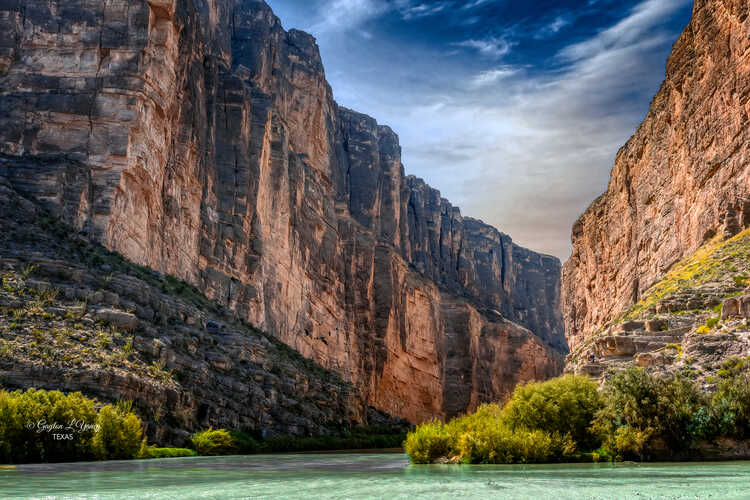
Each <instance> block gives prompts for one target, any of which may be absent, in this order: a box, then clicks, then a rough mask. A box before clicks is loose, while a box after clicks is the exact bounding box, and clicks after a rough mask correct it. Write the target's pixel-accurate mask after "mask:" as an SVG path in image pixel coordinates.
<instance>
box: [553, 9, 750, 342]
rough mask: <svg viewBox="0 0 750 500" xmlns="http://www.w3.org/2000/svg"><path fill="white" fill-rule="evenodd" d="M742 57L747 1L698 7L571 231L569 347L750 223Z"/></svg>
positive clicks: (747, 101)
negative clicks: (598, 191)
mask: <svg viewBox="0 0 750 500" xmlns="http://www.w3.org/2000/svg"><path fill="white" fill-rule="evenodd" d="M749 53H750V4H748V2H746V1H743V0H696V1H695V5H694V8H693V17H692V20H691V21H690V24H689V25H688V26H687V28H686V29H685V30H684V32H683V33H682V35H681V36H680V38H679V40H677V42H676V43H675V45H674V48H673V51H672V54H671V55H670V57H669V60H668V62H667V72H666V80H665V81H664V83H663V85H662V86H661V89H660V90H659V92H658V94H657V95H656V97H655V98H654V100H653V101H652V103H651V108H650V110H649V113H648V116H647V117H646V119H645V120H644V122H643V123H642V124H641V125H640V126H639V127H638V130H637V131H636V133H635V135H634V136H633V137H632V138H631V139H630V140H629V141H628V143H627V144H626V145H625V146H624V147H623V148H622V149H621V150H620V151H619V153H618V154H617V159H616V162H615V166H614V168H613V170H612V174H611V178H610V182H609V186H608V188H607V191H606V193H604V194H603V195H602V196H601V197H599V198H598V199H597V200H596V201H594V203H593V204H592V205H591V206H590V207H589V208H588V209H587V210H586V212H585V213H584V214H583V215H582V216H581V217H580V218H579V219H578V221H577V222H576V223H575V225H574V226H573V232H572V240H573V254H572V255H571V257H570V259H569V260H568V262H567V263H566V264H565V266H564V269H563V316H564V321H565V328H566V332H567V338H568V342H569V344H570V346H571V349H575V348H576V347H577V346H579V345H580V344H581V343H582V342H583V341H584V340H585V339H587V338H590V337H592V336H593V335H595V334H596V333H597V332H600V331H601V330H602V329H603V328H604V327H605V326H606V325H607V324H608V323H609V322H611V321H612V320H613V319H615V318H616V317H617V316H618V315H620V314H621V313H623V312H624V311H626V310H627V309H628V308H629V307H630V306H632V305H633V304H635V303H637V302H638V301H639V300H641V299H642V298H643V297H644V294H645V292H646V291H647V290H648V289H649V288H650V287H651V286H652V285H654V284H655V283H656V282H658V281H659V280H660V279H661V278H662V277H663V276H664V275H665V274H666V273H667V271H669V270H670V268H672V266H673V265H674V264H675V263H676V262H678V261H679V260H680V259H681V258H683V257H685V256H689V255H691V254H692V253H693V252H694V251H695V250H696V249H698V248H699V247H700V246H701V245H702V244H703V243H705V242H707V241H708V240H710V239H712V238H713V237H714V236H722V237H725V236H731V235H734V234H737V233H739V232H740V231H741V230H742V229H744V228H746V227H748V226H749V225H750V61H749V60H748V54H749Z"/></svg>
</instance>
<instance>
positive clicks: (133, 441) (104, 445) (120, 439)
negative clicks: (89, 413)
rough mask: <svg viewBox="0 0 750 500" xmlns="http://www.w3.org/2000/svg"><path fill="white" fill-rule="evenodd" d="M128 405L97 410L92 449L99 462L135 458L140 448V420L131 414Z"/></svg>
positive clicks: (123, 404) (120, 404) (122, 404)
mask: <svg viewBox="0 0 750 500" xmlns="http://www.w3.org/2000/svg"><path fill="white" fill-rule="evenodd" d="M131 407H132V405H131V404H130V403H119V404H117V405H115V406H112V405H107V406H104V407H103V408H102V409H101V410H99V415H98V417H97V419H96V423H97V425H98V426H99V430H98V431H97V432H96V434H95V435H94V439H93V441H92V447H93V450H94V454H95V455H96V457H97V458H98V459H100V460H127V459H131V458H135V457H136V456H138V453H139V451H140V448H141V441H142V439H143V428H142V427H141V420H140V419H139V418H138V417H137V416H135V415H134V414H133V413H132V412H131Z"/></svg>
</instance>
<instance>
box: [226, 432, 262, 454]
mask: <svg viewBox="0 0 750 500" xmlns="http://www.w3.org/2000/svg"><path fill="white" fill-rule="evenodd" d="M229 434H230V435H231V436H232V441H233V442H234V445H235V448H236V449H237V451H238V452H239V453H243V454H247V453H257V452H258V451H259V450H260V443H258V441H256V440H255V438H253V437H252V436H251V435H250V434H248V433H246V432H242V431H232V432H230V433H229Z"/></svg>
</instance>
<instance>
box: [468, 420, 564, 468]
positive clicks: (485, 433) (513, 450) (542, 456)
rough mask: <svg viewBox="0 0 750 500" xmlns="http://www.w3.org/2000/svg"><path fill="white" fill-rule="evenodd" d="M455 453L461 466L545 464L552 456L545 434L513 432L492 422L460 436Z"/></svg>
mask: <svg viewBox="0 0 750 500" xmlns="http://www.w3.org/2000/svg"><path fill="white" fill-rule="evenodd" d="M458 451H459V454H460V455H461V461H462V462H464V463H472V464H513V463H534V462H544V461H546V460H548V459H549V458H550V455H551V454H552V438H551V437H550V436H549V434H547V433H546V432H543V431H540V430H535V431H529V430H526V429H520V428H519V429H513V428H511V427H509V426H508V425H505V424H504V423H503V422H501V421H500V420H497V419H495V420H490V421H488V422H487V423H486V425H483V426H482V427H481V428H476V429H473V430H471V431H469V432H466V433H464V434H462V435H461V437H460V439H459V441H458Z"/></svg>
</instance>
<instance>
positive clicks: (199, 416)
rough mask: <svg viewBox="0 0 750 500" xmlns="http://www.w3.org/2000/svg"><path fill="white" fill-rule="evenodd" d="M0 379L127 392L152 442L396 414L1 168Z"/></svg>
mask: <svg viewBox="0 0 750 500" xmlns="http://www.w3.org/2000/svg"><path fill="white" fill-rule="evenodd" d="M0 272H2V289H1V290H0V385H1V386H2V387H4V388H11V389H12V388H27V387H37V388H46V389H58V390H63V391H81V392H83V393H84V394H86V395H89V396H92V397H96V398H97V399H99V400H100V401H104V402H116V401H118V400H123V401H132V402H133V404H134V408H135V409H136V411H137V412H138V414H139V415H140V416H141V418H142V419H143V421H144V423H145V424H146V429H147V433H148V435H149V438H150V440H151V441H152V442H158V443H161V444H167V443H176V444H184V441H185V439H186V437H187V436H188V434H189V433H190V432H194V431H197V430H201V429H204V428H207V427H209V426H216V427H226V428H230V429H247V430H256V431H258V432H260V431H263V432H265V433H267V434H268V435H273V434H292V435H309V434H325V433H333V432H337V431H340V430H342V429H348V428H351V427H352V426H355V425H364V424H368V423H369V424H383V423H385V424H394V425H400V423H399V422H398V421H397V420H392V419H390V418H389V417H388V416H387V415H385V414H381V413H378V412H377V411H375V410H374V409H372V408H368V406H367V404H366V403H365V401H364V400H363V398H362V396H361V395H360V394H359V393H358V391H357V390H356V388H354V387H353V386H352V385H351V384H350V383H347V382H345V381H344V380H342V379H341V377H339V376H337V375H336V374H335V373H333V372H330V371H328V370H325V369H323V368H322V367H320V366H319V365H317V364H315V363H314V362H312V361H309V360H307V359H305V358H303V357H302V356H301V355H300V354H299V353H298V352H296V351H294V350H292V349H290V348H289V347H287V346H286V345H284V344H282V343H281V342H279V341H278V340H276V339H275V338H274V337H273V336H270V335H268V334H265V333H263V332H260V331H258V330H256V329H254V328H252V327H251V326H249V325H248V324H247V323H244V322H241V321H239V320H237V319H236V318H234V317H233V315H231V314H229V313H228V312H227V311H225V310H223V309H222V308H221V307H220V306H217V305H216V304H215V303H213V302H211V301H210V300H208V299H207V298H206V297H205V296H203V295H202V294H201V293H200V292H199V291H198V290H196V289H195V288H194V287H192V286H190V285H187V284H186V283H184V282H182V281H179V280H176V279H174V278H171V277H169V276H164V275H161V274H159V273H156V272H154V271H151V270H149V269H147V268H144V267H141V266H137V265H134V264H132V263H130V262H128V261H127V260H125V259H124V258H122V257H120V256H119V255H117V254H114V253H112V252H109V251H108V250H106V249H105V248H103V247H101V246H100V245H98V244H95V243H91V242H89V241H88V240H87V239H85V238H83V237H81V236H80V235H78V234H76V232H75V231H71V229H70V228H69V227H67V226H65V225H64V224H62V223H61V222H59V221H58V220H57V218H55V217H54V216H52V215H51V214H49V212H47V211H46V210H44V209H43V208H41V207H40V206H38V205H37V204H36V203H34V202H33V201H30V200H28V199H26V198H24V197H22V196H20V195H18V194H17V193H16V192H15V191H14V190H13V189H12V188H11V187H10V186H9V185H8V183H7V182H6V181H5V180H4V179H2V178H1V177H0Z"/></svg>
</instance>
